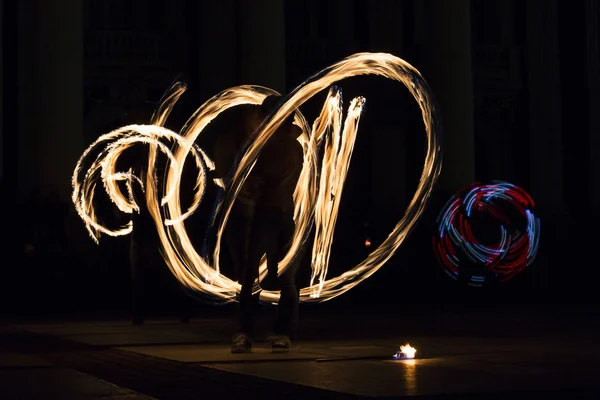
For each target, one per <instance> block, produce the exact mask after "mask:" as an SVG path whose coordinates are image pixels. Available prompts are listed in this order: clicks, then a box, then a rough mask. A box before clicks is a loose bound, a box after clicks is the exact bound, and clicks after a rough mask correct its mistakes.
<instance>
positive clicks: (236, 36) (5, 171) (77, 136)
mask: <svg viewBox="0 0 600 400" xmlns="http://www.w3.org/2000/svg"><path fill="white" fill-rule="evenodd" d="M343 3H344V6H343V7H340V6H339V5H337V3H336V2H331V1H291V0H290V1H285V2H284V4H283V5H279V6H269V7H267V8H265V9H260V8H257V7H252V6H251V5H249V2H246V1H241V0H240V1H237V0H231V1H222V2H215V3H211V6H210V7H208V6H207V5H205V4H204V3H203V2H198V1H186V0H178V1H164V0H163V1H158V0H157V1H143V0H135V1H134V0H128V1H104V0H87V1H83V2H82V3H81V4H80V3H79V2H77V1H70V2H69V1H64V2H59V3H58V2H57V3H56V4H52V5H50V4H43V5H40V3H39V2H33V1H22V2H14V1H3V2H2V60H3V63H2V87H1V95H2V107H3V112H2V158H1V161H2V174H1V185H2V201H3V206H2V207H3V208H2V210H4V213H5V214H4V217H3V221H4V222H3V224H2V226H3V231H4V232H3V233H4V235H3V237H4V238H5V239H3V241H2V243H3V245H4V246H5V248H4V250H3V254H4V256H3V257H4V258H3V260H4V261H3V262H2V274H3V278H2V280H1V281H2V287H3V289H2V293H3V296H4V298H5V299H10V302H8V300H5V301H3V307H4V312H6V313H7V315H20V314H21V313H23V315H30V314H31V315H37V314H42V315H48V314H47V313H50V314H51V315H54V314H57V315H63V314H70V313H86V314H87V313H89V314H94V313H97V314H99V315H103V314H104V313H111V312H112V313H123V314H126V313H127V306H124V304H125V305H126V304H128V302H129V293H128V290H129V289H128V288H129V286H128V285H129V282H128V279H129V276H128V274H129V272H128V255H127V254H128V253H127V252H128V240H127V238H118V239H114V238H110V237H103V238H102V240H101V244H100V246H96V245H94V244H93V243H92V241H91V240H90V239H89V237H87V235H86V233H85V231H84V229H83V224H82V223H81V221H80V220H79V219H78V217H77V215H76V213H75V211H74V208H73V205H72V204H71V202H70V198H69V196H70V192H69V190H70V178H71V177H70V173H71V172H72V168H73V167H74V163H75V161H76V160H77V158H78V157H79V155H80V154H81V152H82V151H83V149H84V148H85V147H86V146H88V145H89V144H90V143H92V142H93V141H94V140H95V139H96V138H97V137H98V136H99V135H101V134H103V133H106V132H108V131H110V130H111V129H114V128H117V127H119V126H123V125H125V124H130V123H140V124H143V123H146V122H148V120H149V117H150V115H151V114H152V111H153V110H154V108H155V107H156V106H157V104H158V101H159V99H160V97H161V96H162V94H163V93H164V91H165V90H167V89H168V88H169V86H170V85H171V83H172V82H174V81H175V80H183V81H184V82H186V83H187V84H188V86H189V88H188V91H187V92H186V94H185V95H184V97H183V98H182V100H181V101H180V102H179V104H178V105H177V107H176V108H175V111H174V112H173V115H172V116H171V117H170V118H169V120H168V122H167V126H168V127H170V128H171V129H174V130H177V129H179V128H180V127H181V126H182V124H183V123H184V122H185V121H186V119H187V118H188V117H189V116H190V115H191V114H192V112H193V111H194V110H195V109H196V108H197V107H198V106H199V105H200V104H202V102H204V101H205V100H207V99H208V98H210V97H211V96H212V95H214V94H216V93H218V92H219V91H220V90H222V89H225V88H227V87H231V86H234V85H239V84H247V83H255V84H261V85H266V86H271V87H274V88H275V89H277V90H279V91H282V92H285V93H287V92H289V91H290V90H292V89H293V88H294V87H295V86H296V85H298V84H299V83H301V82H302V81H303V80H304V79H306V78H307V77H309V76H310V75H312V74H313V73H315V72H317V71H319V70H320V69H322V68H324V67H326V66H328V65H330V64H331V63H333V62H336V61H339V60H341V59H342V58H344V57H346V56H348V55H351V54H353V53H356V52H361V51H372V52H390V53H392V54H394V55H397V56H399V57H401V58H404V59H405V60H407V61H408V62H410V63H411V64H412V65H414V66H415V67H416V68H417V69H419V70H420V71H421V72H422V73H423V76H424V77H425V79H426V80H427V81H428V82H429V83H430V85H431V87H432V89H433V92H434V94H435V95H436V97H437V99H438V101H439V106H440V109H441V113H442V126H443V128H444V142H445V147H444V165H443V172H442V177H441V179H440V180H439V181H438V184H437V185H436V188H435V191H434V194H433V196H432V198H431V200H430V203H429V206H428V208H427V210H426V212H425V214H424V215H423V216H422V218H421V220H420V222H419V223H418V224H417V227H416V229H415V230H414V231H413V232H412V234H411V235H410V236H409V238H408V239H407V240H406V242H405V243H404V245H403V246H402V247H401V248H400V250H399V251H398V252H397V253H396V255H395V256H394V257H393V258H392V259H391V260H390V261H389V263H388V265H386V266H384V267H383V268H382V269H381V271H379V272H378V273H377V274H375V275H374V276H373V277H371V278H370V279H368V280H367V281H365V282H364V283H363V284H362V285H361V286H359V287H358V288H356V289H354V290H352V291H351V292H350V293H349V294H347V295H346V296H343V297H341V298H339V299H336V300H334V301H332V302H330V303H327V305H323V307H333V308H335V307H337V306H340V307H359V306H361V307H372V306H374V305H391V306H392V308H394V307H395V304H396V302H397V299H398V292H397V291H396V290H395V289H394V286H395V284H396V283H399V282H403V283H407V284H403V285H402V286H403V293H402V298H403V303H406V302H408V304H410V305H411V306H412V307H420V306H423V307H430V306H431V307H439V306H441V304H444V307H445V306H447V305H448V304H455V306H456V307H465V308H469V307H474V305H473V304H474V303H477V304H480V303H481V302H482V301H485V302H489V303H492V304H505V303H507V302H508V303H515V304H520V303H553V302H556V303H581V304H596V303H597V301H598V296H597V291H596V290H595V289H596V287H597V284H598V281H599V279H600V273H599V272H598V268H596V267H595V265H596V263H597V260H596V255H595V249H594V243H595V242H596V238H595V234H596V233H595V230H594V227H595V226H596V225H597V223H598V222H599V221H598V209H599V206H600V190H598V184H597V182H598V178H599V175H600V164H599V163H598V161H597V159H598V151H599V149H600V146H599V144H600V141H599V135H600V132H599V131H598V129H599V127H600V124H599V121H598V118H599V117H598V115H599V114H598V113H597V109H596V107H597V104H599V103H598V95H599V90H598V89H599V82H600V78H599V75H598V74H599V72H598V71H599V69H598V67H599V64H598V63H599V61H598V37H599V35H598V24H597V20H598V16H599V15H598V13H599V12H600V8H598V6H597V3H596V2H594V1H578V2H573V3H569V4H568V5H567V3H566V2H558V1H547V2H545V1H527V2H522V1H517V0H513V1H509V0H506V1H500V0H493V1H492V0H490V1H471V2H470V3H469V2H460V5H459V4H454V5H449V4H446V3H444V5H440V4H441V3H440V2H436V1H424V2H420V1H413V0H402V1H401V0H399V1H388V2H370V1H367V0H353V1H346V2H343ZM438 3H440V4H438ZM448 3H451V2H448ZM466 4H469V5H466ZM453 18H455V19H454V20H453ZM261 21H271V22H270V23H263V22H261ZM340 86H341V87H342V89H343V91H344V92H343V93H344V98H345V99H346V101H348V100H349V99H351V98H352V97H354V96H357V95H363V96H365V97H366V98H367V106H366V108H365V111H364V114H363V118H362V120H361V126H360V131H359V135H358V139H357V143H356V150H355V153H354V156H353V159H352V166H351V167H350V173H349V177H348V182H347V184H346V188H345V190H344V198H343V201H342V206H341V212H340V216H339V219H338V225H337V226H338V228H337V231H336V236H335V241H334V245H333V252H332V254H333V255H332V263H331V268H330V269H331V271H332V272H331V273H332V274H333V273H339V272H342V271H344V270H346V269H348V267H351V266H353V265H355V264H356V263H357V262H359V261H360V260H362V259H363V258H364V257H365V255H366V254H368V252H369V249H368V248H365V246H364V243H365V240H366V239H369V240H370V241H371V242H372V247H371V248H370V249H372V248H374V247H375V246H377V245H378V244H379V243H381V241H383V240H384V239H385V237H386V236H387V234H388V233H389V231H390V230H391V228H392V227H393V226H394V225H395V224H396V221H398V219H399V218H400V217H401V216H402V215H403V213H404V210H405V209H406V207H407V205H408V202H409V200H410V198H411V196H412V193H413V191H414V189H415V187H416V183H417V181H418V179H419V176H420V173H421V169H422V162H423V156H424V144H425V138H424V132H423V125H422V120H421V116H420V113H419V110H418V107H416V104H415V103H414V100H413V99H412V98H411V96H410V95H409V94H408V92H407V91H406V89H405V88H403V87H401V85H398V84H394V83H391V82H390V81H386V80H384V79H379V78H373V77H360V78H352V79H348V80H347V81H344V82H342V83H341V84H340ZM320 96H321V95H319V96H316V97H315V98H314V99H312V100H310V101H309V102H308V103H307V104H306V105H305V106H304V107H303V112H304V113H305V114H306V116H307V118H308V120H309V121H312V120H313V119H314V117H315V115H316V112H318V110H319V109H320V107H321V104H322V99H323V97H322V96H321V97H320ZM494 180H500V181H506V182H510V183H513V184H515V185H518V186H519V187H521V188H523V189H524V190H526V191H527V192H528V193H529V194H530V195H531V196H532V198H533V200H534V201H535V203H536V215H537V216H538V217H539V218H540V221H541V239H540V248H539V252H538V256H537V258H536V259H535V261H534V262H533V264H532V265H530V266H529V267H528V268H526V269H525V270H524V271H523V272H522V273H520V274H518V275H517V276H515V277H514V278H513V279H512V280H510V281H509V282H507V283H505V284H501V285H498V286H494V287H493V288H477V289H474V288H468V287H463V286H461V285H460V284H458V283H457V282H455V281H453V280H451V279H448V277H447V276H445V275H444V273H443V270H442V269H441V268H440V267H439V265H438V263H437V262H436V260H435V257H434V255H433V252H432V248H431V243H432V236H433V235H434V234H435V228H436V225H435V220H436V218H437V215H438V213H439V212H440V210H441V208H442V206H443V205H444V204H445V203H446V201H447V200H448V199H449V197H450V196H451V194H452V193H454V192H456V191H458V190H459V189H461V188H462V187H464V186H467V185H469V184H471V183H473V182H475V181H480V182H484V183H489V182H492V181H494ZM98 207H99V209H100V210H102V212H105V214H106V216H105V218H107V219H111V218H112V219H113V220H114V221H115V222H119V221H121V220H120V218H122V216H118V215H114V212H113V211H111V207H112V206H111V205H110V204H108V201H107V202H106V204H104V203H103V202H102V201H100V202H99V204H98ZM30 246H33V249H31V248H30ZM305 278H306V277H303V279H305ZM107 293H110V295H108V294H107ZM42 299H43V300H42ZM161 303H164V304H167V303H168V302H167V301H165V302H161ZM164 304H162V305H160V304H157V305H155V306H156V307H167V308H168V306H165V305H164ZM486 304H487V303H486ZM197 307H198V310H199V312H200V310H203V311H202V312H212V311H214V310H213V308H212V307H210V306H206V305H204V304H201V303H199V304H198V305H197ZM162 311H165V310H162ZM157 312H158V311H157Z"/></svg>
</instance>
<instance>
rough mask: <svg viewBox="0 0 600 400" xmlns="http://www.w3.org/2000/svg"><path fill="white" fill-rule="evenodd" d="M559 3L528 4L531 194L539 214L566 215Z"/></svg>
mask: <svg viewBox="0 0 600 400" xmlns="http://www.w3.org/2000/svg"><path fill="white" fill-rule="evenodd" d="M557 8H558V5H557V1H556V0H529V1H527V2H526V18H527V23H526V25H527V33H526V35H527V36H526V40H527V64H528V66H529V67H528V75H527V80H528V83H529V129H530V139H529V148H530V176H531V179H530V182H531V183H530V189H529V191H530V194H531V195H532V197H533V199H534V201H536V203H537V205H538V210H539V212H540V213H542V214H544V215H546V216H548V215H560V214H562V212H563V211H564V196H563V163H562V147H561V115H560V113H561V106H560V101H561V100H560V82H559V55H558V35H557V24H558V13H557Z"/></svg>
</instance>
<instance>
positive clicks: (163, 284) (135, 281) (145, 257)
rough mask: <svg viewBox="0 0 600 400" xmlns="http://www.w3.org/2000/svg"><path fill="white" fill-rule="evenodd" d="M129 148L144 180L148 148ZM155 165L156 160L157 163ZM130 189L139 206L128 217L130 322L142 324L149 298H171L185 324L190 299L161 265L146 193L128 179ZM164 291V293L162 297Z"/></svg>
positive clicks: (162, 261)
mask: <svg viewBox="0 0 600 400" xmlns="http://www.w3.org/2000/svg"><path fill="white" fill-rule="evenodd" d="M132 151H135V152H136V153H135V155H136V162H135V166H136V167H137V168H138V169H137V171H140V173H139V176H138V177H139V178H140V179H142V181H143V182H144V177H145V175H146V174H145V173H146V170H147V162H148V149H147V148H144V149H143V150H141V151H138V150H137V149H135V150H132ZM157 161H158V160H157ZM157 165H160V163H159V162H157ZM134 173H135V171H134ZM156 176H157V177H158V178H160V177H161V176H162V174H161V172H160V168H158V172H156ZM144 183H145V182H144ZM131 188H132V195H133V199H134V200H135V203H136V204H137V205H138V207H139V213H138V212H136V211H135V210H134V211H133V213H132V216H131V220H132V223H133V231H132V232H131V236H130V243H129V267H130V273H131V284H132V313H133V324H134V325H141V324H143V323H144V320H145V318H146V316H147V314H148V305H150V304H151V303H152V302H151V299H156V300H159V301H161V302H163V303H164V302H165V301H166V302H168V300H173V304H174V305H175V307H176V308H177V309H178V311H179V313H180V320H181V322H183V323H187V322H189V320H190V314H191V304H190V303H191V301H192V299H191V297H189V296H188V295H187V294H186V293H185V291H184V288H183V287H182V286H181V284H179V282H178V281H177V279H176V278H175V277H174V276H173V274H172V273H171V272H170V270H169V268H168V267H167V265H166V264H165V261H164V259H163V256H162V254H161V250H160V246H161V245H160V239H159V237H158V233H157V230H156V224H155V222H154V219H153V218H152V216H151V215H150V212H149V210H148V205H147V203H146V195H145V193H144V191H143V190H142V187H141V186H140V185H139V183H137V182H131ZM151 291H152V293H151ZM165 294H167V296H164V295H165Z"/></svg>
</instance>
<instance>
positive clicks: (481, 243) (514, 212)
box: [433, 182, 540, 286]
mask: <svg viewBox="0 0 600 400" xmlns="http://www.w3.org/2000/svg"><path fill="white" fill-rule="evenodd" d="M533 208H534V203H533V200H532V199H531V197H530V196H529V195H528V194H527V193H526V192H525V191H524V190H523V189H521V188H519V187H517V186H515V185H513V184H510V183H506V182H494V183H493V184H488V185H485V184H480V183H476V184H473V185H471V186H468V187H466V188H464V189H462V190H461V191H459V192H458V193H457V194H455V195H454V196H453V197H452V198H451V199H450V201H448V203H446V205H445V206H444V208H443V209H442V211H441V213H440V215H439V217H438V220H437V226H438V230H437V235H436V236H435V237H434V240H433V242H434V243H433V244H434V246H433V247H434V252H435V254H436V257H437V258H438V260H439V261H440V264H441V265H442V266H443V268H444V270H445V272H446V273H447V274H448V275H449V276H450V277H451V278H453V279H455V280H462V281H466V282H467V283H468V285H470V286H483V285H484V283H486V282H489V281H490V280H496V281H498V282H505V281H507V280H508V279H510V278H512V277H513V276H515V275H516V274H517V273H519V272H520V271H522V270H523V269H524V268H525V267H526V266H528V265H529V264H531V262H532V261H533V260H534V258H535V256H536V253H537V249H538V243H539V237H540V222H539V219H538V218H537V217H535V215H534V213H533Z"/></svg>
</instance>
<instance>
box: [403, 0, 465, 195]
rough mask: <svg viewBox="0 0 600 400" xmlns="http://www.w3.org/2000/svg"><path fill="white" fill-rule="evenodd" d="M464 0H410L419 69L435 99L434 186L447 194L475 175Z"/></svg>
mask: <svg viewBox="0 0 600 400" xmlns="http://www.w3.org/2000/svg"><path fill="white" fill-rule="evenodd" d="M470 7H471V2H470V0H455V1H446V0H423V1H415V8H416V10H415V11H416V13H417V15H416V17H417V18H416V19H417V48H418V51H419V52H420V53H421V54H420V57H419V60H420V62H419V63H415V67H417V69H419V70H420V71H421V72H422V74H423V76H424V78H425V80H427V82H428V83H429V85H430V86H431V89H432V90H433V92H434V94H435V97H436V99H437V101H438V104H439V107H440V111H441V117H442V127H443V129H444V164H443V168H442V175H441V179H440V182H439V185H438V188H439V190H440V193H444V194H446V195H450V194H451V193H454V192H456V191H457V190H458V189H460V188H462V187H464V186H466V185H468V184H470V183H472V182H473V181H474V179H475V155H474V151H475V148H474V137H473V124H474V121H473V74H472V67H471V8H470Z"/></svg>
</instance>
